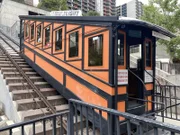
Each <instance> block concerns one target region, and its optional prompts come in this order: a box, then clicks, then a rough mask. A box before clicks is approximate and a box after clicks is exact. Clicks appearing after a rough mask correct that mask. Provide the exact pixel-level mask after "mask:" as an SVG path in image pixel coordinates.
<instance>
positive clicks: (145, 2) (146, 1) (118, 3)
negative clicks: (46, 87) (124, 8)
mask: <svg viewBox="0 0 180 135" xmlns="http://www.w3.org/2000/svg"><path fill="white" fill-rule="evenodd" d="M129 1H131V0H116V5H117V6H119V5H122V4H124V3H127V2H129ZM139 1H142V2H143V3H144V4H148V0H139Z"/></svg>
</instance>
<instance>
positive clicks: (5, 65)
mask: <svg viewBox="0 0 180 135" xmlns="http://www.w3.org/2000/svg"><path fill="white" fill-rule="evenodd" d="M19 66H20V67H21V68H30V66H29V65H28V64H26V65H25V64H24V65H19ZM7 67H14V65H13V64H0V68H7Z"/></svg>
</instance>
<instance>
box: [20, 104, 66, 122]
mask: <svg viewBox="0 0 180 135" xmlns="http://www.w3.org/2000/svg"><path fill="white" fill-rule="evenodd" d="M55 107H56V111H57V112H62V111H67V110H68V109H69V106H68V104H62V105H57V106H55ZM50 114H52V113H51V112H50V111H48V110H47V108H41V109H35V110H26V111H19V112H18V115H19V116H20V118H21V120H22V121H28V120H32V119H36V118H39V117H43V116H45V115H50Z"/></svg>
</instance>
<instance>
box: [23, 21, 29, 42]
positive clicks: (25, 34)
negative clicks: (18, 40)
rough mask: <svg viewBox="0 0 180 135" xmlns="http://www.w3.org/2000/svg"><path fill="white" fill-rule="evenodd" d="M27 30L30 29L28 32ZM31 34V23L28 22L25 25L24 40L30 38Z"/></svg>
mask: <svg viewBox="0 0 180 135" xmlns="http://www.w3.org/2000/svg"><path fill="white" fill-rule="evenodd" d="M27 28H28V30H27ZM29 32H30V29H29V22H26V23H25V25H24V39H27V38H29Z"/></svg>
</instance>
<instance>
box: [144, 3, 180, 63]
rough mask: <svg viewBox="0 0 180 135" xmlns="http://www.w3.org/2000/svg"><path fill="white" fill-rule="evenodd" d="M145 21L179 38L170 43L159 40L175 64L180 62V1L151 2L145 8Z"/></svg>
mask: <svg viewBox="0 0 180 135" xmlns="http://www.w3.org/2000/svg"><path fill="white" fill-rule="evenodd" d="M141 19H143V20H146V21H148V22H151V23H154V24H157V25H160V26H162V27H164V28H166V29H167V30H169V31H171V32H172V33H174V34H176V35H177V37H176V38H173V39H172V40H171V41H170V42H168V41H164V40H159V41H158V42H159V44H161V45H165V46H166V47H167V52H168V53H169V54H170V56H171V59H172V60H173V61H174V62H177V61H180V35H179V32H180V23H179V22H180V5H178V0H149V4H148V5H145V6H144V14H143V16H142V18H141Z"/></svg>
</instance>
